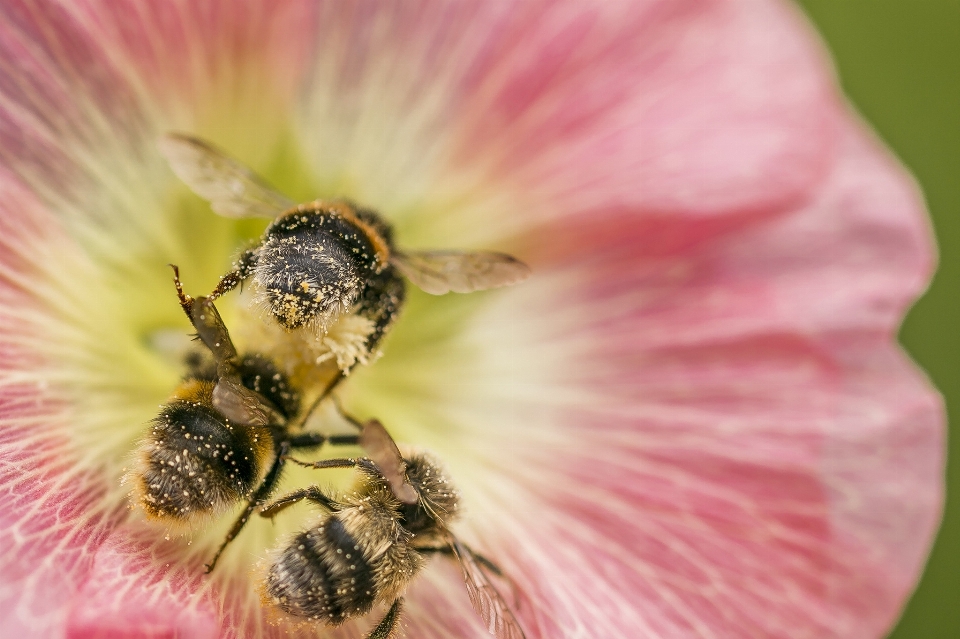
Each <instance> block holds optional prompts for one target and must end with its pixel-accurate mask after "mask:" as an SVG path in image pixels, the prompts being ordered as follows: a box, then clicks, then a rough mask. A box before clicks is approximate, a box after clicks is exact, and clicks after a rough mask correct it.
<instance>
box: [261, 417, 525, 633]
mask: <svg viewBox="0 0 960 639" xmlns="http://www.w3.org/2000/svg"><path fill="white" fill-rule="evenodd" d="M361 439H362V440H364V448H365V450H366V451H367V452H368V453H369V455H370V456H369V457H365V458H358V459H347V458H344V459H328V460H323V461H319V462H314V463H307V462H302V461H299V460H296V459H293V458H291V460H290V461H292V462H294V463H297V464H300V465H302V466H307V467H311V468H345V467H353V468H356V469H357V470H358V471H359V474H360V478H359V482H358V484H357V486H356V487H355V489H354V491H353V492H352V493H349V494H345V495H343V496H340V497H338V498H333V497H330V496H328V495H327V494H326V493H324V492H323V491H322V490H321V489H320V488H318V487H316V486H313V487H308V488H305V489H301V490H298V491H295V492H293V493H290V494H288V495H286V496H284V497H281V498H279V499H277V500H276V501H274V502H273V503H271V504H269V505H267V506H265V507H264V508H263V509H262V510H261V512H260V515H261V516H263V517H270V518H273V517H275V516H276V515H277V514H278V513H279V512H280V511H281V510H283V509H284V508H287V507H289V506H291V505H293V504H295V503H297V502H299V501H303V500H306V501H309V502H312V503H313V504H315V505H317V506H319V507H320V508H322V509H323V510H324V511H326V514H325V515H324V516H323V517H322V518H321V519H320V520H319V521H318V522H317V523H316V525H314V526H313V527H311V528H310V529H308V530H305V531H302V532H300V533H299V534H297V535H296V536H295V537H294V538H293V539H292V540H291V542H290V544H289V545H287V546H286V548H283V549H282V550H280V551H279V553H278V554H277V555H276V557H275V559H274V561H273V562H272V564H271V565H270V566H269V568H268V569H267V571H266V577H265V579H264V582H263V586H262V597H263V599H264V602H265V604H266V605H268V606H274V607H275V608H278V609H279V610H281V611H283V612H284V613H287V614H289V615H293V616H294V617H299V618H306V619H309V620H313V621H316V622H320V623H324V624H327V625H331V626H337V625H340V624H341V623H343V622H344V621H346V620H348V619H350V618H353V617H357V616H360V615H365V614H367V613H368V612H370V610H371V609H372V608H373V606H374V605H376V604H384V605H389V606H390V607H389V609H388V611H387V613H386V615H385V616H384V617H383V618H382V619H381V620H380V622H378V623H377V625H376V626H375V627H374V629H373V630H372V631H371V632H370V633H369V634H368V635H367V639H387V638H389V637H390V636H391V635H392V633H393V631H394V629H395V628H396V626H397V623H398V621H399V617H400V612H401V607H402V605H403V596H402V595H403V591H404V590H405V588H406V586H407V584H409V583H410V581H411V580H412V579H413V578H414V577H415V576H416V574H417V573H418V572H419V571H420V569H421V568H422V567H423V565H424V563H425V558H426V557H427V556H429V555H432V554H445V555H448V556H451V557H453V558H455V559H456V560H457V561H458V562H459V565H460V568H461V571H462V573H463V579H464V583H465V584H466V587H467V593H468V595H469V597H470V601H471V603H472V604H473V607H474V609H475V610H476V611H477V613H478V614H479V615H480V617H481V618H482V619H483V621H484V623H485V625H486V627H487V629H488V630H489V631H490V632H491V633H493V634H494V635H495V636H496V637H498V639H524V636H525V635H524V633H523V630H522V628H521V627H520V624H519V622H518V621H517V619H516V617H515V616H514V614H513V612H512V611H511V609H510V607H509V606H508V605H507V603H506V601H505V600H504V598H503V597H502V596H501V595H500V593H499V592H498V591H497V589H496V588H495V587H494V585H493V583H492V581H491V580H490V578H489V577H488V574H487V573H488V572H491V573H493V574H495V575H497V576H499V577H503V576H504V575H503V573H502V572H501V571H500V569H499V568H498V567H497V566H496V565H495V564H494V563H493V562H491V561H490V560H488V559H486V558H485V557H483V556H482V555H479V554H478V553H476V552H474V551H473V550H471V549H470V548H469V547H468V546H467V545H466V544H464V543H463V542H461V541H460V540H458V539H457V538H456V537H455V536H454V535H453V533H452V532H450V530H449V528H448V525H449V524H450V522H451V521H453V520H454V519H455V518H456V517H457V515H458V513H459V510H460V498H459V495H458V493H457V491H456V489H455V488H454V487H453V486H452V484H451V483H450V482H449V480H448V479H447V477H446V475H445V474H444V473H443V471H442V470H441V469H440V468H439V466H438V465H437V463H436V462H435V461H434V460H433V459H431V458H430V457H428V456H426V455H423V454H414V455H411V456H409V457H407V458H403V457H402V456H401V454H400V451H399V449H398V448H397V445H396V444H395V443H394V441H393V439H392V438H391V437H390V435H389V434H388V433H387V431H386V430H385V429H384V427H383V426H382V425H381V424H380V423H379V422H377V421H376V420H371V421H370V422H367V424H365V425H364V426H363V430H362V432H361Z"/></svg>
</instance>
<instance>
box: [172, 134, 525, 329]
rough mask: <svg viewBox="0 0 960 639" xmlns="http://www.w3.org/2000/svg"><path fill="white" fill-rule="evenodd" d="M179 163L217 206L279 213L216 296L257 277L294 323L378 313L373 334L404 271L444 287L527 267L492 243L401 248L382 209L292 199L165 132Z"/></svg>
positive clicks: (497, 280)
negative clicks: (477, 247) (487, 246)
mask: <svg viewBox="0 0 960 639" xmlns="http://www.w3.org/2000/svg"><path fill="white" fill-rule="evenodd" d="M160 150H161V152H162V153H163V154H164V155H165V156H166V158H167V160H168V161H169V162H170V165H171V167H172V168H173V170H174V172H175V173H176V174H177V175H178V176H179V177H180V179H182V180H183V181H184V182H185V183H186V184H187V185H188V186H189V187H190V188H191V189H193V191H194V192H196V193H197V194H198V195H199V196H200V197H203V198H204V199H206V200H208V201H209V202H210V205H211V207H212V208H213V210H214V211H215V212H217V213H219V214H220V215H223V216H226V217H232V218H244V217H268V218H274V219H273V222H271V223H270V225H269V226H268V227H267V228H266V230H265V231H264V233H263V236H262V237H261V238H260V242H259V244H257V245H256V246H255V247H253V248H251V249H248V250H246V251H244V252H243V253H242V254H241V256H240V258H239V260H238V261H237V263H236V264H235V265H234V269H233V270H232V271H230V272H229V273H227V274H226V275H224V276H223V277H222V278H221V279H220V283H219V284H218V285H217V287H216V288H215V289H214V291H213V292H212V293H211V294H210V296H209V297H210V298H211V299H216V298H217V297H219V296H220V295H223V294H224V293H226V292H228V291H230V290H232V289H234V288H235V287H237V286H238V285H239V284H240V283H242V282H245V281H250V282H252V284H253V286H254V288H255V294H256V296H257V298H258V300H259V302H260V303H261V304H262V305H263V306H265V307H266V308H267V309H268V310H269V313H270V314H271V315H272V317H273V318H274V319H275V320H276V322H277V323H279V324H280V325H281V326H283V327H284V328H285V329H288V330H295V329H299V328H302V327H309V328H311V329H312V330H314V331H316V332H318V333H322V332H324V331H326V330H327V329H328V328H329V327H330V325H331V324H332V323H333V322H334V321H335V320H336V319H337V318H338V317H339V316H341V315H343V314H345V313H351V314H353V313H359V314H360V315H361V316H366V317H368V318H369V319H371V321H372V322H373V325H372V328H371V331H372V333H371V335H370V337H369V341H370V342H371V343H375V342H376V340H377V339H379V337H380V336H381V335H382V334H383V332H384V331H385V330H386V329H387V328H388V327H389V325H390V323H391V322H392V321H393V319H394V318H395V316H396V314H397V312H398V311H399V309H400V306H401V304H402V302H403V295H404V292H403V291H404V282H403V279H402V278H401V274H402V275H403V276H406V278H407V279H409V280H410V281H411V282H413V283H414V284H416V285H417V286H418V287H420V288H421V289H423V290H424V291H426V292H427V293H432V294H434V295H440V294H443V293H448V292H450V291H454V292H458V293H468V292H471V291H477V290H482V289H488V288H494V287H498V286H505V285H507V284H513V283H515V282H518V281H520V280H523V279H524V278H526V277H527V276H528V275H529V273H530V271H529V269H528V267H527V266H526V265H525V264H523V263H522V262H520V261H519V260H517V259H515V258H513V257H511V256H509V255H505V254H503V253H494V252H486V251H480V252H460V251H424V252H407V253H405V252H401V251H398V250H397V249H396V248H395V247H394V245H393V237H392V235H393V234H392V230H391V228H390V226H389V225H388V224H387V222H386V221H385V220H384V219H383V218H382V217H380V216H379V215H378V214H377V213H375V212H373V211H371V210H369V209H365V208H361V207H357V206H355V205H353V204H351V203H349V202H346V201H339V200H329V201H325V200H317V201H314V202H307V203H304V204H299V205H298V204H296V203H295V202H293V201H292V200H290V199H288V198H286V197H285V196H283V195H281V194H279V193H277V192H276V191H274V190H273V189H271V188H270V187H269V186H268V185H267V184H266V182H264V181H263V180H262V179H261V178H260V177H258V176H257V175H256V174H255V173H253V171H251V170H250V169H248V168H247V167H245V166H243V165H242V164H240V163H239V162H237V161H236V160H234V159H232V158H230V157H228V156H226V155H225V154H224V153H222V152H221V151H219V150H218V149H216V148H214V147H213V146H211V145H210V144H208V143H206V142H204V141H202V140H199V139H196V138H193V137H190V136H187V135H181V134H168V135H166V136H165V137H163V138H162V139H161V140H160Z"/></svg>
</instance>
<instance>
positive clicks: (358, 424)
mask: <svg viewBox="0 0 960 639" xmlns="http://www.w3.org/2000/svg"><path fill="white" fill-rule="evenodd" d="M330 401H331V402H333V406H334V408H336V409H337V412H338V413H340V417H343V418H344V419H345V420H347V421H348V422H350V425H351V426H353V427H354V428H356V429H357V430H359V431H363V426H364V424H363V422H361V421H360V420H359V419H357V418H356V417H354V416H353V415H351V414H350V413H348V412H347V411H345V410H344V409H343V404H341V403H340V398H339V397H337V396H336V395H333V396H332V397H331V398H330Z"/></svg>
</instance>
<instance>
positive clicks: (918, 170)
mask: <svg viewBox="0 0 960 639" xmlns="http://www.w3.org/2000/svg"><path fill="white" fill-rule="evenodd" d="M800 5H801V6H803V7H804V8H805V9H806V10H807V13H808V15H809V16H810V17H811V18H812V19H813V21H814V22H815V23H816V25H817V27H818V28H819V30H820V33H821V34H822V35H823V37H824V38H825V39H826V41H827V45H828V46H829V47H830V49H831V51H832V52H833V55H834V59H835V61H836V65H837V69H838V72H839V75H840V79H841V82H842V83H843V88H844V90H845V91H846V92H847V95H848V96H849V97H850V99H851V100H852V101H853V103H854V104H855V105H856V107H857V108H858V109H859V110H860V112H861V113H862V114H863V115H864V117H866V119H867V120H868V121H869V122H870V123H872V124H873V126H874V128H876V130H877V131H878V132H879V133H880V135H881V136H882V137H883V138H884V139H885V140H886V141H887V143H888V144H889V145H890V146H891V147H892V148H893V150H894V151H895V152H896V153H897V155H899V156H900V158H901V159H902V160H903V162H904V163H905V164H906V165H907V166H908V167H910V170H912V171H913V173H914V175H916V177H917V179H918V180H919V181H920V184H921V185H922V186H923V191H924V193H925V195H926V198H927V204H928V206H929V208H930V213H931V215H932V216H933V223H934V226H935V227H936V232H937V241H938V242H939V244H940V268H939V270H938V272H937V275H936V277H935V278H934V280H933V286H932V287H931V288H930V290H929V291H928V292H927V294H926V295H925V296H924V297H923V298H922V299H921V300H920V301H919V302H918V303H917V305H916V306H915V307H914V309H913V310H912V311H911V312H910V314H909V316H908V317H907V320H906V322H905V323H904V326H903V330H902V332H901V339H902V340H903V343H904V345H905V346H906V347H907V349H908V350H909V351H910V353H912V354H913V356H914V358H915V359H916V360H917V361H918V362H919V363H920V365H921V366H923V368H925V369H926V370H927V372H928V373H929V374H930V376H931V377H932V378H933V381H934V383H936V385H937V386H938V387H939V388H940V390H941V392H943V394H944V396H945V397H946V401H947V412H948V414H950V415H958V414H960V0H800ZM954 421H956V420H954ZM955 428H956V426H954V427H952V428H951V438H950V444H949V453H948V454H949V458H950V460H951V462H950V463H949V467H948V470H947V504H946V511H945V514H944V518H943V527H942V528H941V530H940V534H939V536H938V538H937V542H936V545H935V546H934V548H933V553H932V554H931V555H930V559H929V562H928V564H927V569H926V572H925V573H924V576H923V580H922V581H921V582H920V586H919V588H918V589H917V592H916V594H915V595H914V597H913V599H912V600H911V601H910V603H909V605H908V606H907V609H906V611H905V612H904V614H903V618H902V619H901V621H900V624H899V625H898V626H897V628H896V630H895V631H894V632H893V634H892V635H890V636H891V637H892V638H895V639H921V638H922V639H928V638H931V639H940V638H943V639H948V638H949V639H956V638H958V637H960V467H958V464H957V461H956V460H958V459H960V437H958V436H957V433H956V430H954V429H955Z"/></svg>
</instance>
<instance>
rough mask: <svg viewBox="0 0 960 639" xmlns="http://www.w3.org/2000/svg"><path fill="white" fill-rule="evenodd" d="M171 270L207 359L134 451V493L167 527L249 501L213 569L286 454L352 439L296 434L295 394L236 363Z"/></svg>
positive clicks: (270, 371) (258, 369)
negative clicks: (205, 350) (135, 470)
mask: <svg viewBox="0 0 960 639" xmlns="http://www.w3.org/2000/svg"><path fill="white" fill-rule="evenodd" d="M174 271H175V279H174V283H175V284H176V287H177V294H178V296H179V298H180V304H181V306H182V308H183V310H184V312H185V313H186V315H187V317H188V318H189V319H190V322H191V323H192V324H193V327H194V328H195V329H196V332H197V336H198V338H199V339H200V341H201V342H202V343H203V345H204V346H205V347H206V348H207V350H208V351H209V352H210V354H211V355H212V357H213V362H212V363H209V362H204V361H203V360H202V359H201V360H198V361H196V362H194V363H193V365H192V366H191V369H190V371H189V374H188V375H187V377H186V378H185V379H184V381H183V382H182V383H181V384H180V385H179V386H178V387H177V389H176V390H175V391H174V392H173V395H172V397H171V398H170V400H169V401H168V402H167V403H166V404H164V405H163V406H162V407H161V409H160V413H159V415H157V417H156V418H155V419H154V420H153V423H152V426H151V428H150V430H149V432H148V434H147V436H146V438H145V439H144V440H143V441H142V442H141V444H140V447H139V450H138V458H139V464H138V469H137V472H136V477H135V491H136V494H137V501H138V502H139V504H140V505H141V506H142V507H143V509H144V511H145V512H146V513H147V515H148V516H150V517H152V518H156V519H165V520H168V521H188V520H193V519H195V518H196V517H198V516H203V515H216V514H219V513H220V512H223V511H224V510H226V509H227V508H229V507H231V506H234V505H235V504H237V503H239V502H241V501H243V500H247V502H248V503H247V507H246V508H245V509H244V511H243V513H241V515H240V517H239V518H238V519H237V521H236V523H235V524H234V526H233V528H232V529H231V531H230V532H229V533H228V536H227V538H226V539H225V540H224V542H223V545H221V546H220V548H219V549H218V550H217V553H216V555H215V556H214V557H213V559H212V560H211V562H210V563H209V564H208V566H207V568H208V570H212V569H213V567H214V565H215V564H216V561H217V559H218V558H219V556H220V554H221V553H222V552H223V550H224V548H225V547H226V546H227V544H229V543H230V541H232V540H233V539H234V537H236V535H237V534H238V533H239V532H240V530H241V529H242V528H243V526H244V525H245V524H246V522H247V521H248V520H249V518H250V515H251V514H252V513H253V511H254V509H255V508H256V506H257V505H259V504H261V503H263V501H264V500H266V499H267V498H268V497H269V495H270V493H271V491H272V490H273V488H274V487H275V485H276V483H277V480H278V479H279V477H280V472H281V470H282V468H283V465H284V463H285V460H286V457H285V456H286V455H287V453H289V452H290V451H291V450H298V449H314V448H318V447H319V446H321V445H323V444H324V443H325V442H330V443H331V444H344V445H355V444H357V442H358V441H359V436H358V435H334V436H329V437H328V436H326V435H323V434H321V433H316V432H301V431H300V427H301V426H302V423H303V421H304V420H300V421H299V422H297V421H295V417H296V416H297V415H298V413H299V410H300V404H301V397H300V393H299V392H298V391H297V390H296V389H294V388H292V387H291V386H290V384H289V383H288V381H287V379H286V377H285V376H284V375H283V374H282V373H281V372H280V371H278V370H277V368H276V366H275V365H274V364H273V362H271V361H270V360H269V359H268V358H266V357H264V356H263V355H260V354H256V353H252V354H247V355H245V356H243V357H241V356H240V355H239V354H238V353H237V350H236V348H235V347H234V345H233V342H232V341H231V339H230V334H229V333H228V332H227V328H226V326H225V325H224V323H223V320H222V319H221V318H220V314H219V312H218V311H217V308H216V306H214V304H213V301H212V300H210V298H206V297H200V298H197V299H193V298H191V297H189V296H187V295H185V294H184V293H183V290H182V287H181V285H180V279H179V273H178V272H177V270H176V267H174ZM271 456H272V462H270V463H269V466H268V461H270V458H271ZM265 469H266V470H265Z"/></svg>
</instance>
